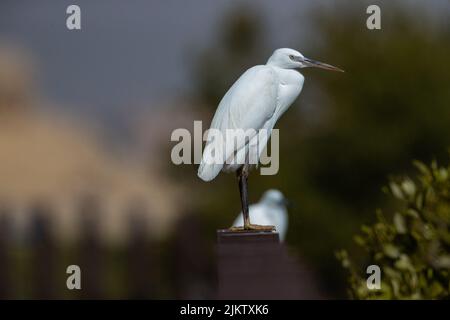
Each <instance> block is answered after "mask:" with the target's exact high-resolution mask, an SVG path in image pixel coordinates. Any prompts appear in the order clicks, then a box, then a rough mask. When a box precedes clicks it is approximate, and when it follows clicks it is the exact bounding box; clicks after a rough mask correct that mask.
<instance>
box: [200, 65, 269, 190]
mask: <svg viewBox="0 0 450 320" xmlns="http://www.w3.org/2000/svg"><path fill="white" fill-rule="evenodd" d="M277 106H278V78H277V75H276V73H275V71H274V70H273V69H272V68H271V67H268V66H256V67H253V68H250V69H249V70H247V71H246V72H245V73H244V74H243V75H242V76H241V77H240V78H239V79H238V80H237V81H236V82H235V83H234V84H233V86H232V87H231V88H230V89H229V90H228V92H227V93H226V94H225V96H224V97H223V98H222V101H221V102H220V104H219V106H218V108H217V111H216V113H215V115H214V118H213V120H212V123H211V127H210V128H211V129H218V130H220V132H221V133H222V137H223V138H224V140H223V144H222V145H220V146H219V145H218V143H219V142H218V141H216V140H212V141H210V142H208V143H207V144H206V146H205V150H204V152H203V158H202V162H201V164H200V167H199V170H198V175H199V177H200V178H202V179H203V180H205V181H210V180H212V179H214V178H215V177H216V176H217V175H218V174H219V172H220V170H221V169H222V167H223V164H215V163H212V162H213V161H211V159H209V158H208V157H210V156H211V152H209V151H210V148H214V149H217V148H221V149H222V151H223V152H222V153H223V161H225V160H226V159H228V158H229V157H230V156H231V155H232V154H233V153H234V151H237V150H239V149H241V148H242V147H244V146H245V141H239V143H237V144H236V146H235V148H234V149H232V148H230V147H228V148H227V144H234V143H236V142H235V141H228V139H227V135H226V130H227V129H243V130H248V129H254V130H259V129H261V128H263V127H264V125H265V123H266V122H267V121H269V120H270V119H271V118H272V116H273V115H274V113H275V111H276V109H277ZM255 135H256V131H254V132H253V134H252V135H249V136H248V138H249V140H251V138H253V137H254V136H255ZM208 140H210V139H209V135H208Z"/></svg>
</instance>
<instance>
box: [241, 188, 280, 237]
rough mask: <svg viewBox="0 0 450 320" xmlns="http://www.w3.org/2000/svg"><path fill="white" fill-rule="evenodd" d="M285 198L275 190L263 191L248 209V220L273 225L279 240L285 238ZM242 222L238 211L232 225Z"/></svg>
mask: <svg viewBox="0 0 450 320" xmlns="http://www.w3.org/2000/svg"><path fill="white" fill-rule="evenodd" d="M288 203H289V202H288V201H287V199H286V198H285V197H284V196H283V194H282V193H281V192H280V191H278V190H276V189H270V190H267V191H266V192H264V194H263V196H262V197H261V200H260V201H259V202H258V203H255V204H252V205H251V206H250V207H249V208H248V209H249V215H250V220H251V221H253V223H256V224H258V225H269V226H270V225H273V226H275V229H276V230H277V231H278V234H279V236H280V241H281V242H283V241H284V239H285V238H286V232H287V227H288V212H287V205H288ZM243 223H244V220H243V218H242V214H241V213H239V215H238V217H237V218H236V220H234V223H233V227H241V226H242V225H243Z"/></svg>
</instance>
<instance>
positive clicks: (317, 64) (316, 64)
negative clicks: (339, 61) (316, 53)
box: [302, 58, 344, 72]
mask: <svg viewBox="0 0 450 320" xmlns="http://www.w3.org/2000/svg"><path fill="white" fill-rule="evenodd" d="M302 62H303V63H304V64H305V65H306V66H307V67H314V68H321V69H325V70H331V71H338V72H344V70H342V69H339V68H338V67H334V66H332V65H329V64H326V63H323V62H320V61H316V60H312V59H309V58H304V59H303V61H302Z"/></svg>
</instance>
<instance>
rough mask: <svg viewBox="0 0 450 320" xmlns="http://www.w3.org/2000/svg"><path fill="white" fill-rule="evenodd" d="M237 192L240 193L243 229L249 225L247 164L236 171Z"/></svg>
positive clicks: (246, 228)
mask: <svg viewBox="0 0 450 320" xmlns="http://www.w3.org/2000/svg"><path fill="white" fill-rule="evenodd" d="M238 181H239V192H240V194H241V205H242V215H243V218H244V229H245V230H248V229H249V226H250V214H249V212H248V165H247V164H245V165H243V166H242V168H241V169H239V171H238Z"/></svg>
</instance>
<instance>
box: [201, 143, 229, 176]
mask: <svg viewBox="0 0 450 320" xmlns="http://www.w3.org/2000/svg"><path fill="white" fill-rule="evenodd" d="M210 147H211V145H207V146H206V147H205V150H204V152H203V157H202V162H201V163H200V166H199V167H198V172H197V175H198V176H199V177H200V179H202V180H203V181H211V180H212V179H214V178H215V177H217V175H218V174H219V172H220V170H222V168H223V164H221V163H215V161H214V159H213V158H212V156H211V153H210V152H208V150H207V148H210Z"/></svg>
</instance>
